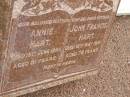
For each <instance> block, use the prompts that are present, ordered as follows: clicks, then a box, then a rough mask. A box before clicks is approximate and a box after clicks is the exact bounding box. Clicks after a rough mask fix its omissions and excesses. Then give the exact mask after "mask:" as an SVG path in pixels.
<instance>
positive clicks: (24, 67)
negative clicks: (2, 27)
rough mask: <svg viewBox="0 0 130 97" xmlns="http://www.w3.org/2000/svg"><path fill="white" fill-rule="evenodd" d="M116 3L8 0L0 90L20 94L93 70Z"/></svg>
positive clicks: (108, 0)
mask: <svg viewBox="0 0 130 97" xmlns="http://www.w3.org/2000/svg"><path fill="white" fill-rule="evenodd" d="M118 3H119V0H91V1H90V0H82V1H81V0H12V3H10V4H12V8H10V9H12V11H11V13H10V17H11V19H10V21H9V22H10V26H9V27H8V28H9V29H8V30H7V32H9V33H7V34H6V35H7V37H6V40H5V41H6V42H7V47H6V48H5V52H4V53H3V54H4V55H5V57H4V58H3V60H2V64H3V65H2V81H1V83H2V84H1V85H2V86H1V87H2V88H1V89H2V90H1V92H2V93H4V94H9V95H10V94H11V95H19V94H23V93H28V92H33V91H36V90H39V89H46V88H49V87H52V86H56V85H60V84H63V83H66V82H70V81H74V80H76V79H81V78H83V77H84V76H86V77H88V76H90V75H91V76H94V75H95V74H98V72H99V71H100V69H101V67H100V66H99V62H100V59H101V57H102V52H103V51H104V45H105V43H106V41H107V38H108V36H109V30H110V25H111V23H112V21H113V19H114V15H115V13H116V9H117V5H118ZM6 42H5V44H6ZM84 91H85V90H84ZM12 93H13V94H12ZM11 95H10V96H11Z"/></svg>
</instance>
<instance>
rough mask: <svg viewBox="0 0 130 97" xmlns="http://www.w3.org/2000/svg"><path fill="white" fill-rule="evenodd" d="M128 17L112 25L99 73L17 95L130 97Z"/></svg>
mask: <svg viewBox="0 0 130 97" xmlns="http://www.w3.org/2000/svg"><path fill="white" fill-rule="evenodd" d="M129 25H130V17H119V18H117V19H116V22H115V23H114V25H113V29H112V33H111V36H110V38H109V41H108V43H107V46H106V50H105V54H104V56H103V59H102V62H101V63H100V64H99V65H100V72H99V74H98V75H95V76H89V77H86V78H84V79H82V80H78V81H75V82H71V83H67V84H63V85H60V86H56V87H53V88H50V89H46V90H41V91H37V92H35V93H31V94H27V95H23V96H20V97H130V26H129Z"/></svg>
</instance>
